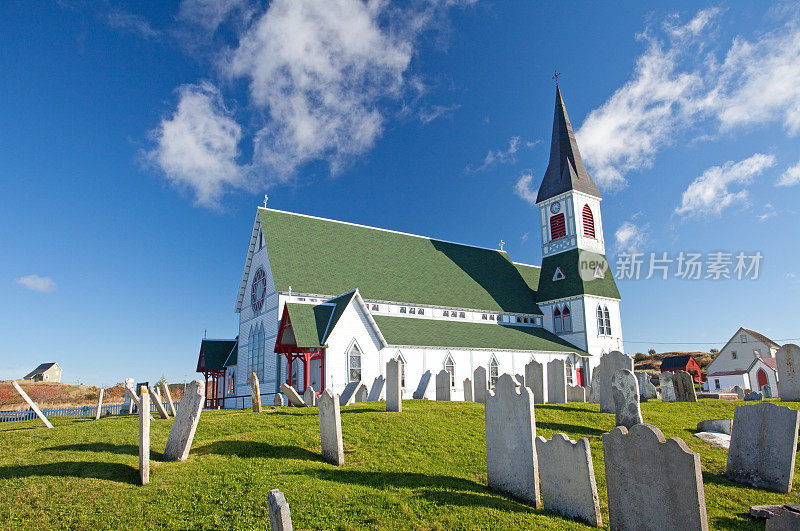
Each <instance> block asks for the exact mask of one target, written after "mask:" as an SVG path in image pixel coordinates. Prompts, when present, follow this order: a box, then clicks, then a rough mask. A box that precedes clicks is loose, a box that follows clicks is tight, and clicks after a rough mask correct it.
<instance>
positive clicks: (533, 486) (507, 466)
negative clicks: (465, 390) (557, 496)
mask: <svg viewBox="0 0 800 531" xmlns="http://www.w3.org/2000/svg"><path fill="white" fill-rule="evenodd" d="M485 415H486V479H487V483H488V484H489V488H490V489H492V490H494V491H497V492H501V493H503V494H506V495H508V496H511V497H512V498H515V499H518V500H520V501H523V502H525V503H528V504H530V505H532V506H534V507H539V506H540V505H541V503H542V501H541V495H540V492H539V465H538V462H537V459H536V446H535V443H534V437H535V434H536V419H535V418H534V405H533V393H532V392H531V390H530V389H528V388H527V387H522V386H520V385H519V382H517V381H516V380H515V379H514V377H513V376H511V375H510V374H503V375H502V376H500V378H499V379H498V380H497V383H496V384H495V388H494V389H493V390H491V391H488V392H487V393H486V410H485Z"/></svg>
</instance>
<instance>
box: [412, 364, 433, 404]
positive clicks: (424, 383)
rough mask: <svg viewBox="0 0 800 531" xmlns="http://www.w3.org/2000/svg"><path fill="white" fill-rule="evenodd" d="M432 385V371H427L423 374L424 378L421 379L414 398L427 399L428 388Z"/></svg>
mask: <svg viewBox="0 0 800 531" xmlns="http://www.w3.org/2000/svg"><path fill="white" fill-rule="evenodd" d="M430 383H431V371H425V372H423V373H422V377H421V378H420V379H419V385H418V386H417V390H416V391H414V394H413V395H412V396H413V397H414V398H417V399H420V398H425V393H427V392H428V386H429V385H430Z"/></svg>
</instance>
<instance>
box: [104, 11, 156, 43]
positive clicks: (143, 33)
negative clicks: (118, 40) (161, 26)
mask: <svg viewBox="0 0 800 531" xmlns="http://www.w3.org/2000/svg"><path fill="white" fill-rule="evenodd" d="M107 21H108V25H109V26H111V27H112V28H115V29H119V30H123V31H128V32H130V33H133V34H136V35H138V36H140V37H143V38H145V39H154V38H156V37H159V36H160V35H161V32H159V31H157V30H155V29H153V26H151V25H150V23H149V22H148V21H147V19H145V18H144V17H142V16H139V15H135V14H133V13H129V12H128V11H125V10H124V9H121V8H113V9H112V10H111V11H109V12H108V16H107Z"/></svg>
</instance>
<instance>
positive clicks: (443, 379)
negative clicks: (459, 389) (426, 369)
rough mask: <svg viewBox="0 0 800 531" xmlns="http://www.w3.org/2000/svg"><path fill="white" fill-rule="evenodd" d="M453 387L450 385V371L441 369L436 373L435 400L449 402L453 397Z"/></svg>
mask: <svg viewBox="0 0 800 531" xmlns="http://www.w3.org/2000/svg"><path fill="white" fill-rule="evenodd" d="M452 393H453V389H452V388H451V387H450V373H449V372H447V371H446V370H444V369H442V370H441V371H439V373H438V374H437V375H436V400H437V401H445V402H449V401H450V400H452V399H453V397H452Z"/></svg>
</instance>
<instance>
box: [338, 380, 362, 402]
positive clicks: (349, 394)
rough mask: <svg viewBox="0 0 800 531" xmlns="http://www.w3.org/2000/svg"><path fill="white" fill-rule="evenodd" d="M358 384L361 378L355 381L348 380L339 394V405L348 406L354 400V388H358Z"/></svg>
mask: <svg viewBox="0 0 800 531" xmlns="http://www.w3.org/2000/svg"><path fill="white" fill-rule="evenodd" d="M360 384H361V380H357V381H355V382H350V383H348V384H347V385H345V386H344V389H343V390H342V394H341V395H339V405H340V406H342V407H344V406H349V405H350V404H352V403H353V402H355V401H356V390H357V389H358V386H359V385H360Z"/></svg>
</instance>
